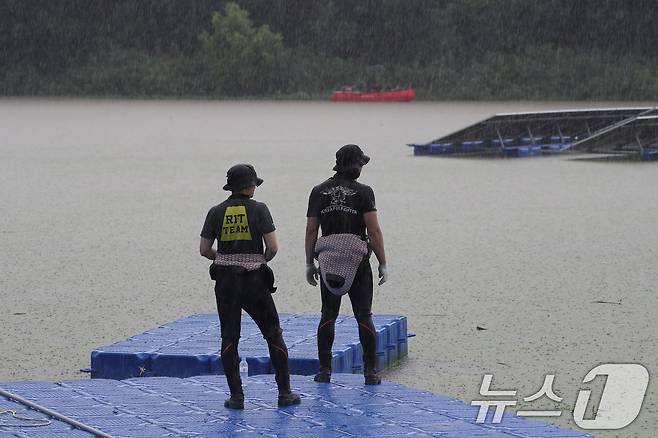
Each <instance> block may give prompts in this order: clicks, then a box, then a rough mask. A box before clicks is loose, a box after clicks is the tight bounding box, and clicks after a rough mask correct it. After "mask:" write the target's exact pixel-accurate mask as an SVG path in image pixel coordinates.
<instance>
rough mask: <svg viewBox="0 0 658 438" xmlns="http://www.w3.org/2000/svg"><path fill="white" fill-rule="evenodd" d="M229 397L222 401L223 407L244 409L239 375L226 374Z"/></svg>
mask: <svg viewBox="0 0 658 438" xmlns="http://www.w3.org/2000/svg"><path fill="white" fill-rule="evenodd" d="M226 381H227V382H228V388H229V390H230V391H231V397H230V398H228V399H226V400H225V401H224V407H225V408H229V409H244V393H243V392H242V379H241V378H240V375H239V374H238V375H236V376H226Z"/></svg>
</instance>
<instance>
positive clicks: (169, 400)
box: [0, 374, 590, 438]
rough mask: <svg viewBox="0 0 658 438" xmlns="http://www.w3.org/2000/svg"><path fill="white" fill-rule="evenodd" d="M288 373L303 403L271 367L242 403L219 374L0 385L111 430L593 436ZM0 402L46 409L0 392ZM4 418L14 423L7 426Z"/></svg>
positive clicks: (386, 388) (45, 432)
mask: <svg viewBox="0 0 658 438" xmlns="http://www.w3.org/2000/svg"><path fill="white" fill-rule="evenodd" d="M292 377H293V378H292V386H293V389H294V390H295V391H297V392H299V393H300V394H301V395H302V404H301V405H297V406H291V407H287V408H277V406H276V396H277V390H276V384H275V383H274V377H273V376H266V375H260V376H253V377H249V378H247V379H245V388H244V391H245V409H244V411H233V410H229V409H225V408H224V407H223V401H224V399H225V398H226V397H227V395H228V388H227V385H226V380H225V379H224V377H222V376H199V377H192V378H187V379H179V378H171V377H160V378H136V379H129V380H123V381H116V380H105V379H91V380H76V381H68V382H61V383H49V382H12V383H0V388H2V389H3V390H5V391H8V392H10V393H12V394H15V395H18V396H20V397H23V398H25V399H28V400H30V401H31V402H33V403H36V404H38V405H40V406H42V407H45V408H48V409H50V410H52V411H55V412H56V413H58V414H61V415H64V416H66V417H69V418H72V419H74V420H76V421H78V422H80V423H83V424H84V425H85V426H88V427H91V428H94V429H96V430H98V431H100V432H102V433H105V434H109V435H111V436H113V437H116V438H133V437H135V438H136V437H139V438H142V437H198V438H201V437H213V438H216V437H220V436H221V437H224V438H226V437H229V438H230V437H250V436H253V437H258V436H268V437H278V438H286V437H289V438H292V437H309V438H310V437H320V438H325V437H327V438H329V437H341V438H346V437H364V438H368V437H377V438H380V437H383V436H386V437H389V436H409V437H418V438H420V437H443V438H455V437H482V438H484V437H487V438H496V437H498V438H511V437H517V438H524V437H525V438H529V437H535V438H542V437H571V438H584V437H590V435H587V434H583V433H580V432H577V431H573V430H568V429H562V428H559V427H556V426H553V425H550V424H546V423H543V422H538V421H534V420H532V421H531V420H526V419H524V418H522V417H517V416H516V415H515V414H514V413H511V412H506V413H505V415H504V416H503V420H502V422H501V423H499V424H492V421H491V420H492V416H493V409H490V412H489V416H488V417H487V420H486V421H485V423H483V424H477V423H476V421H475V420H476V417H477V413H478V408H477V407H474V406H470V404H468V403H466V402H462V401H460V400H457V399H453V398H449V397H444V396H440V395H435V394H432V393H429V392H424V391H419V390H415V389H411V388H407V387H405V386H403V385H398V384H394V383H389V382H383V383H382V384H381V385H379V386H365V385H363V377H362V376H357V375H354V374H334V375H333V376H332V382H331V383H330V384H318V383H315V382H313V380H312V378H311V377H310V376H292ZM0 409H7V410H13V411H16V413H17V414H18V415H20V416H24V417H32V418H45V415H44V414H42V413H41V412H39V411H36V410H31V409H27V408H26V407H24V406H23V405H21V404H19V403H17V402H15V401H13V400H10V399H8V398H4V397H0ZM9 423H11V424H13V426H12V427H7V426H6V425H7V424H9ZM21 423H22V424H21ZM1 424H2V425H3V426H1V427H0V436H2V437H3V438H4V437H12V438H14V437H15V438H26V437H34V438H36V437H44V438H45V437H49V438H64V437H74V438H75V437H80V438H92V437H93V435H92V434H91V433H88V432H84V431H82V430H79V429H73V428H72V426H69V425H68V424H67V423H64V422H62V421H59V420H56V419H52V422H51V423H50V424H48V425H42V426H37V427H28V424H29V422H27V421H25V420H13V421H12V420H11V417H6V416H3V417H2V419H1ZM32 425H34V422H33V423H32ZM21 426H22V427H21Z"/></svg>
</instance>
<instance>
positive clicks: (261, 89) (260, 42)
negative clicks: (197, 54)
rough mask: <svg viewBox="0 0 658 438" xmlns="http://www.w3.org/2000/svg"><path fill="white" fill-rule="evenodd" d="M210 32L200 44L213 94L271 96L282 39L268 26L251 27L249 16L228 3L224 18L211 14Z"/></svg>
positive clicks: (203, 35)
mask: <svg viewBox="0 0 658 438" xmlns="http://www.w3.org/2000/svg"><path fill="white" fill-rule="evenodd" d="M212 28H213V29H212V32H210V33H209V32H203V33H202V34H201V35H200V37H199V40H200V42H201V49H202V51H201V56H203V59H204V60H205V61H206V66H207V68H209V69H210V70H211V71H212V74H211V77H212V81H213V83H214V84H215V90H217V91H219V92H220V93H222V94H226V95H238V96H239V95H244V94H262V93H268V92H271V91H272V85H273V83H274V82H275V80H276V73H277V72H276V70H275V69H274V66H275V65H276V62H277V59H278V57H279V56H280V54H281V50H282V48H283V45H282V41H283V38H282V37H281V35H279V34H276V33H273V32H272V31H270V29H269V27H268V26H267V25H262V26H260V27H258V28H256V27H254V25H253V23H252V22H251V20H250V19H249V13H248V12H247V11H245V10H244V9H242V8H240V6H238V5H237V4H236V3H227V4H226V5H225V7H224V14H222V13H220V12H213V14H212Z"/></svg>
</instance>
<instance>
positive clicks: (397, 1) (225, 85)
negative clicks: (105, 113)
mask: <svg viewBox="0 0 658 438" xmlns="http://www.w3.org/2000/svg"><path fill="white" fill-rule="evenodd" d="M218 11H219V12H218ZM657 20H658V8H655V7H654V4H653V1H652V0H636V1H635V2H627V1H624V0H606V1H603V2H602V1H600V0H580V1H577V2H574V1H572V0H542V1H538V0H414V1H409V0H323V1H320V0H267V1H265V0H234V1H232V2H227V1H226V0H113V1H111V2H108V1H97V2H89V1H87V0H48V1H37V0H0V65H2V68H1V69H0V94H4V95H113V96H139V97H143V96H198V97H203V98H226V97H276V98H286V97H294V98H318V97H322V98H326V97H327V95H328V94H329V92H330V91H331V90H332V89H336V88H338V87H340V86H341V85H357V86H359V85H360V86H362V85H363V84H364V83H365V71H366V66H367V65H368V64H384V65H385V66H386V69H387V70H386V74H385V76H384V82H385V83H384V85H385V86H395V85H406V84H408V83H412V84H413V86H414V88H415V89H416V90H417V91H418V96H419V98H420V99H438V100H447V99H514V100H518V99H536V100H544V99H598V100H602V99H609V100H613V99H614V100H655V98H656V96H657V95H658V76H657V75H655V73H654V72H655V71H656V70H657V69H658V52H656V41H658V26H655V25H654V23H655V22H656V21H657Z"/></svg>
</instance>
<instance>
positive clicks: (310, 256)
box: [304, 217, 320, 286]
mask: <svg viewBox="0 0 658 438" xmlns="http://www.w3.org/2000/svg"><path fill="white" fill-rule="evenodd" d="M319 227H320V222H319V221H318V218H317V217H307V218H306V237H304V249H305V250H306V282H307V283H308V284H310V285H311V286H317V285H318V280H319V278H320V276H319V274H318V268H317V267H316V266H315V262H314V261H313V260H314V259H315V243H316V242H317V241H318V228H319Z"/></svg>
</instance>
